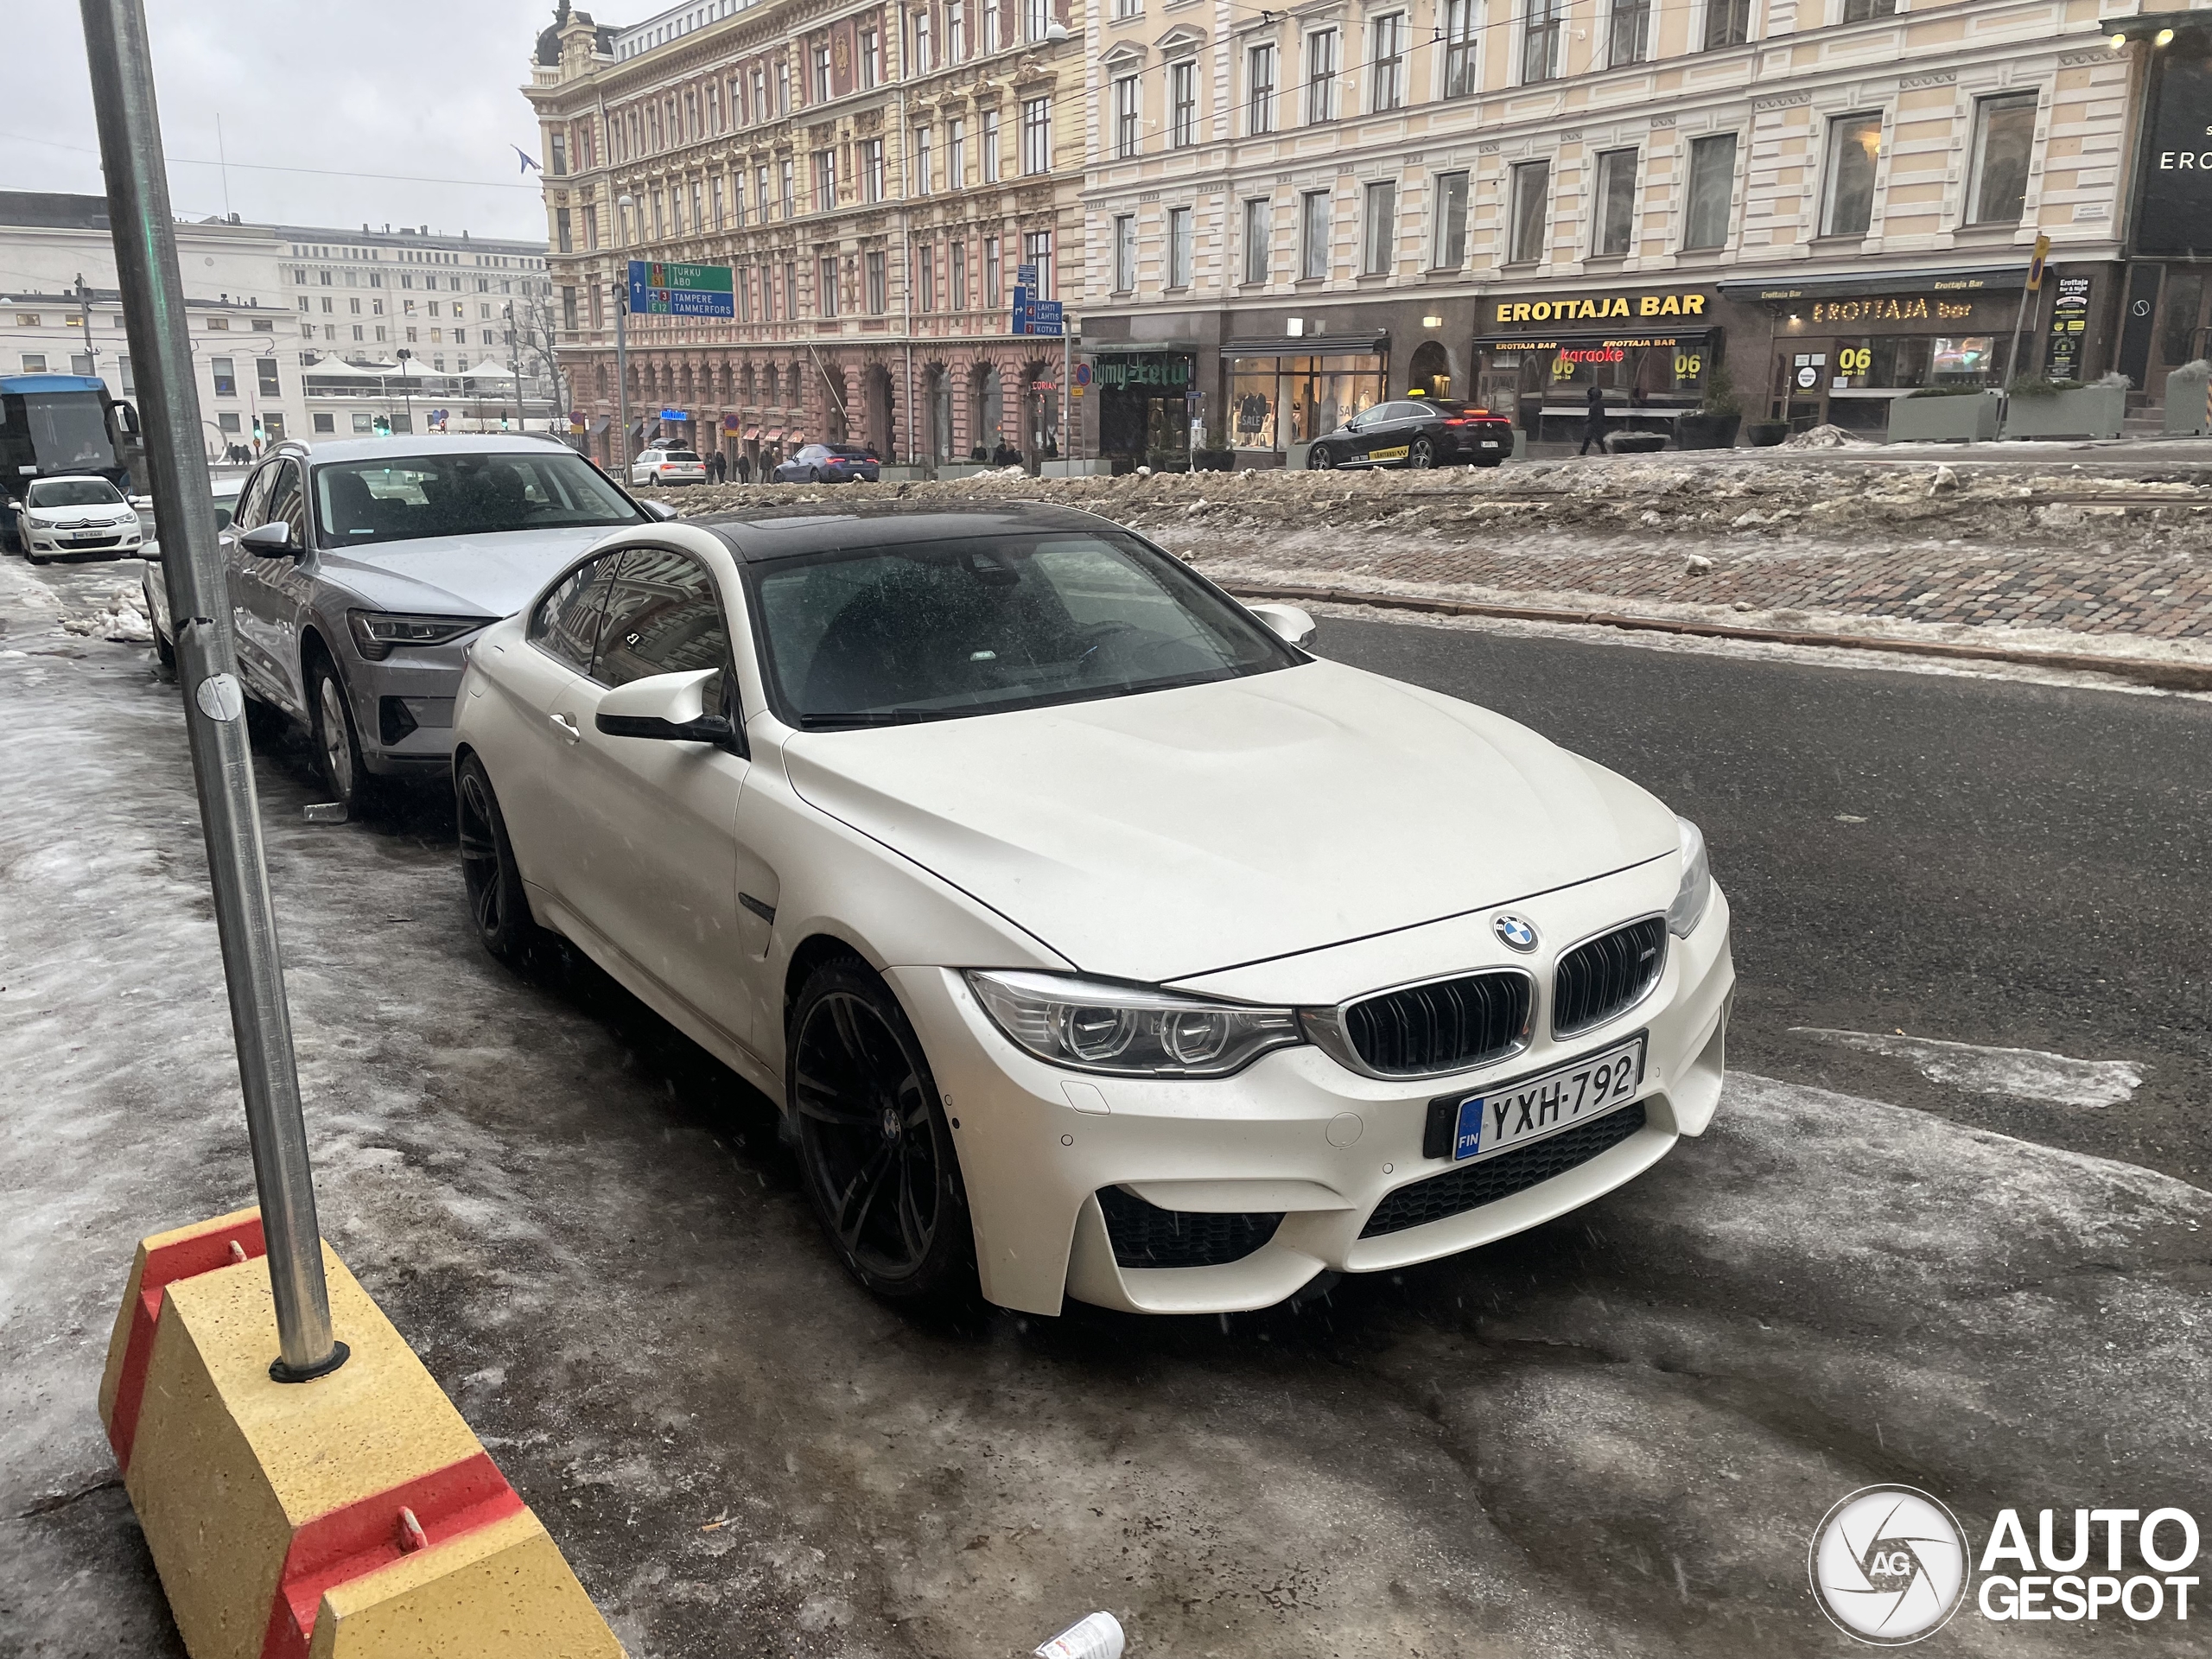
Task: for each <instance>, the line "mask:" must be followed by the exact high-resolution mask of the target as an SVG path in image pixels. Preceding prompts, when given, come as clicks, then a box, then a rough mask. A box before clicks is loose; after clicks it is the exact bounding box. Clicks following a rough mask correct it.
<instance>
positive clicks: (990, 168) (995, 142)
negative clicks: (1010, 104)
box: [980, 110, 1001, 184]
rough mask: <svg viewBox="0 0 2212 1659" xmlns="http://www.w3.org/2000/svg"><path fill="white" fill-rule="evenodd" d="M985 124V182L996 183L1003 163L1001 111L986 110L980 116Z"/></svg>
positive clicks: (983, 157)
mask: <svg viewBox="0 0 2212 1659" xmlns="http://www.w3.org/2000/svg"><path fill="white" fill-rule="evenodd" d="M980 119H981V120H982V124H983V154H982V162H983V182H984V183H985V184H996V183H997V182H998V181H999V168H1000V167H1001V159H1000V156H1001V152H1000V148H999V112H998V111H996V110H985V111H983V113H982V117H981V118H980Z"/></svg>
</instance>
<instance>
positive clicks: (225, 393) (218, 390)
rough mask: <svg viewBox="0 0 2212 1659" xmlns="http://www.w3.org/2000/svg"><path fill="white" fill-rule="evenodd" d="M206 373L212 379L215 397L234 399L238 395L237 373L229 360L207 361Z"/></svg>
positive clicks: (223, 358)
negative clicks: (211, 376)
mask: <svg viewBox="0 0 2212 1659" xmlns="http://www.w3.org/2000/svg"><path fill="white" fill-rule="evenodd" d="M207 372H208V373H209V374H211V375H213V377H214V381H215V395H216V396H217V397H237V396H238V373H237V371H236V367H235V365H233V364H232V361H231V359H229V358H227V357H218V358H211V359H209V360H208V364H207Z"/></svg>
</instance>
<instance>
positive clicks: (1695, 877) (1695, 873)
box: [1667, 817, 1713, 939]
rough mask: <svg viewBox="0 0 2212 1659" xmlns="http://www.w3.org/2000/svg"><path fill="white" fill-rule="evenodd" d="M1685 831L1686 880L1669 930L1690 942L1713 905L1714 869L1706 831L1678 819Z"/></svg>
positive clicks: (1677, 891)
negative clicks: (1708, 908)
mask: <svg viewBox="0 0 2212 1659" xmlns="http://www.w3.org/2000/svg"><path fill="white" fill-rule="evenodd" d="M1675 823H1677V824H1678V825H1680V826H1681V836H1682V880H1681V886H1680V887H1676V888H1675V902H1674V903H1673V904H1671V905H1669V906H1667V931H1669V933H1672V934H1673V935H1674V936H1675V938H1678V939H1687V938H1689V936H1690V935H1691V934H1693V933H1694V932H1696V931H1697V925H1698V924H1699V923H1700V922H1701V921H1703V920H1704V919H1705V910H1706V906H1707V905H1710V904H1711V903H1712V902H1713V866H1712V864H1711V863H1710V862H1708V861H1707V858H1706V855H1705V832H1704V831H1703V830H1701V829H1699V828H1698V827H1697V825H1695V824H1694V823H1691V822H1690V821H1689V820H1688V818H1683V817H1677V818H1676V819H1675Z"/></svg>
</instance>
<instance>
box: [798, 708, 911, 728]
mask: <svg viewBox="0 0 2212 1659" xmlns="http://www.w3.org/2000/svg"><path fill="white" fill-rule="evenodd" d="M936 717H937V716H936V715H935V714H934V712H933V711H929V710H925V709H866V710H861V711H856V712H854V713H850V714H842V715H801V716H800V719H801V720H802V721H804V724H805V728H806V729H807V730H808V731H810V732H836V731H843V730H846V729H848V728H852V727H858V726H912V725H914V724H916V723H918V722H919V721H925V720H930V719H933V718H936Z"/></svg>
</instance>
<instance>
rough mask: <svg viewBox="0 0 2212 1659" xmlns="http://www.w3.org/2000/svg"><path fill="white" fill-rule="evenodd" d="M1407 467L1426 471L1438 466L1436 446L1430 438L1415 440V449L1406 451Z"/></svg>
mask: <svg viewBox="0 0 2212 1659" xmlns="http://www.w3.org/2000/svg"><path fill="white" fill-rule="evenodd" d="M1406 465H1408V467H1421V469H1423V470H1424V471H1426V470H1427V468H1429V467H1433V466H1435V465H1436V445H1435V442H1433V440H1431V439H1428V438H1415V439H1414V442H1413V448H1410V449H1408V450H1407V451H1406Z"/></svg>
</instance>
